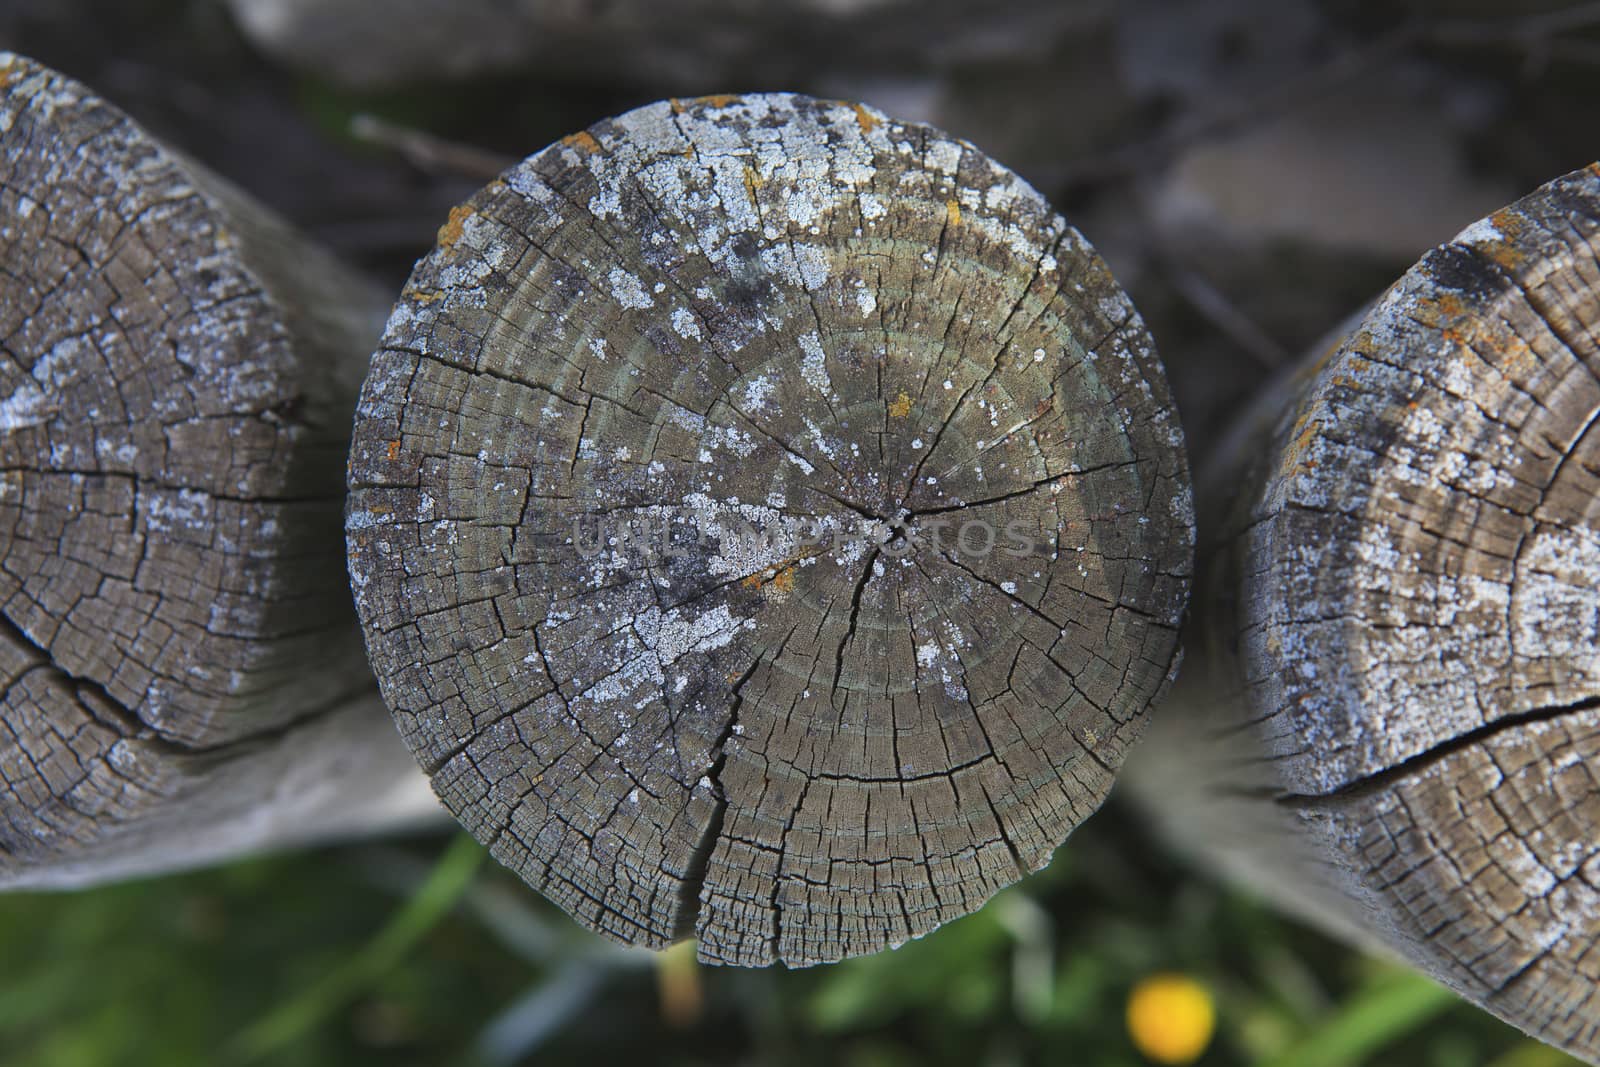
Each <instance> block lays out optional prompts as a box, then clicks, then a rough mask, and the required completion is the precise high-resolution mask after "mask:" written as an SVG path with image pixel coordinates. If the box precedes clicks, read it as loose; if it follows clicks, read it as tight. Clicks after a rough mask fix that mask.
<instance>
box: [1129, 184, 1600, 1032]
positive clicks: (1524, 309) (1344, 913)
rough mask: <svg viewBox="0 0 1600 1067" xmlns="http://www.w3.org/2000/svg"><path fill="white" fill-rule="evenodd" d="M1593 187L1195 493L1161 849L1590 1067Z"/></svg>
mask: <svg viewBox="0 0 1600 1067" xmlns="http://www.w3.org/2000/svg"><path fill="white" fill-rule="evenodd" d="M1597 250H1600V166H1596V167H1590V168H1589V169H1587V170H1582V171H1578V172H1576V173H1573V174H1570V175H1567V176H1566V177H1564V178H1561V179H1558V180H1557V181H1554V182H1551V183H1550V184H1548V185H1546V186H1544V187H1543V188H1541V189H1539V190H1538V191H1536V192H1535V193H1533V194H1531V195H1530V196H1528V197H1526V198H1524V199H1522V200H1520V201H1518V202H1517V203H1515V204H1513V205H1511V206H1510V207H1508V208H1506V209H1504V210H1502V211H1499V212H1496V213H1495V214H1493V215H1491V216H1489V217H1488V218H1486V219H1484V220H1482V221H1480V222H1478V223H1476V224H1474V225H1472V226H1470V227H1468V228H1467V229H1466V230H1464V231H1463V232H1462V233H1461V234H1460V235H1459V236H1458V237H1457V238H1456V239H1455V240H1454V241H1452V242H1450V243H1448V244H1446V245H1443V246H1441V247H1439V248H1436V249H1434V250H1433V251H1431V252H1429V253H1428V254H1427V255H1426V256H1424V257H1423V259H1422V260H1421V262H1419V263H1418V264H1417V265H1416V266H1415V267H1414V268H1413V269H1412V270H1411V271H1410V272H1409V273H1407V274H1406V275H1405V276H1404V277H1403V278H1402V279H1401V280H1400V281H1399V282H1398V283H1396V285H1395V286H1394V287H1393V288H1391V289H1390V290H1389V292H1388V293H1387V294H1385V295H1384V297H1383V298H1382V299H1381V300H1380V301H1379V302H1378V303H1377V304H1376V305H1375V306H1374V308H1373V309H1372V310H1371V311H1370V313H1368V314H1367V315H1366V316H1365V318H1364V319H1363V320H1362V321H1361V322H1360V324H1359V326H1357V327H1356V328H1355V329H1354V330H1353V331H1351V332H1349V333H1348V335H1346V336H1345V337H1343V338H1342V339H1341V340H1340V341H1338V342H1336V343H1334V344H1333V345H1331V346H1329V347H1328V348H1327V350H1326V351H1325V352H1324V353H1322V354H1321V355H1320V356H1319V357H1317V358H1315V359H1314V360H1312V361H1310V362H1308V363H1307V365H1306V366H1305V367H1303V368H1301V369H1300V370H1299V372H1298V373H1297V374H1296V375H1295V376H1294V377H1293V378H1292V379H1290V380H1287V381H1285V382H1282V383H1279V384H1278V385H1277V386H1276V387H1274V388H1272V389H1269V390H1268V392H1267V394H1266V395H1265V396H1264V398H1263V399H1262V401H1261V402H1260V403H1259V405H1257V407H1256V409H1255V410H1254V412H1253V413H1252V414H1251V415H1250V416H1249V417H1248V418H1247V419H1246V420H1245V424H1244V425H1243V427H1242V428H1241V430H1240V432H1239V435H1238V438H1237V440H1235V441H1234V442H1233V443H1232V444H1231V445H1230V446H1229V447H1227V448H1225V449H1223V450H1222V454H1221V455H1220V456H1218V457H1217V458H1216V459H1215V460H1214V461H1213V462H1211V463H1209V464H1208V465H1207V473H1206V475H1205V476H1204V477H1203V478H1202V479H1201V482H1200V494H1199V495H1200V500H1201V505H1202V509H1203V514H1204V516H1206V517H1207V518H1206V520H1205V521H1204V522H1203V525H1204V526H1205V528H1206V529H1208V530H1209V531H1211V532H1210V533H1208V534H1207V537H1206V542H1207V543H1206V545H1205V546H1204V547H1203V549H1202V560H1203V561H1204V562H1203V565H1202V570H1201V579H1202V580H1201V582H1200V588H1199V590H1198V593H1199V597H1200V600H1199V601H1198V602H1200V603H1203V604H1205V605H1206V612H1205V613H1204V614H1203V615H1202V616H1200V617H1198V618H1197V620H1196V625H1197V627H1198V629H1199V633H1198V635H1197V640H1196V643H1197V644H1199V645H1201V646H1202V647H1203V648H1204V652H1205V655H1204V669H1203V670H1201V671H1198V672H1191V674H1190V676H1187V677H1186V678H1185V680H1184V682H1183V683H1182V684H1181V685H1180V686H1179V687H1178V691H1177V692H1176V693H1175V694H1174V697H1173V700H1172V702H1171V705H1169V706H1170V707H1171V708H1172V709H1173V711H1172V713H1171V714H1168V715H1164V716H1162V725H1161V728H1160V729H1158V730H1156V731H1153V735H1152V738H1151V744H1150V745H1149V747H1148V749H1147V750H1146V751H1145V754H1144V757H1143V758H1142V759H1141V760H1138V761H1136V762H1135V767H1134V768H1132V771H1133V781H1134V782H1135V784H1136V787H1137V792H1138V793H1139V794H1140V795H1142V796H1143V797H1144V798H1145V799H1146V801H1147V802H1148V804H1149V806H1150V807H1151V808H1152V810H1154V811H1155V812H1156V813H1157V815H1158V816H1159V817H1160V818H1161V819H1163V820H1164V821H1165V822H1166V823H1167V824H1168V826H1169V829H1170V831H1171V833H1172V836H1173V837H1174V839H1176V840H1179V841H1183V842H1189V843H1191V844H1193V843H1196V842H1204V844H1203V845H1201V846H1198V847H1201V848H1203V849H1204V850H1205V852H1206V854H1207V855H1208V856H1209V858H1210V859H1211V861H1213V862H1216V863H1219V864H1220V865H1222V866H1224V867H1225V868H1228V869H1230V870H1232V871H1234V872H1236V873H1237V874H1239V875H1241V876H1242V877H1243V878H1245V879H1246V880H1247V881H1250V882H1252V883H1253V884H1255V885H1256V886H1258V887H1260V888H1262V889H1264V890H1266V891H1267V892H1269V893H1270V894H1272V895H1273V896H1274V897H1275V898H1276V899H1278V900H1279V901H1280V902H1282V903H1284V904H1285V905H1287V906H1288V907H1290V908H1293V909H1295V910H1297V911H1300V912H1301V913H1303V914H1307V915H1309V916H1310V917H1312V918H1314V919H1317V920H1319V921H1321V922H1323V923H1325V924H1328V925H1331V926H1334V927H1336V928H1338V929H1341V930H1343V931H1345V932H1346V933H1349V934H1351V935H1352V936H1354V937H1356V938H1359V939H1361V940H1364V941H1367V942H1369V943H1376V944H1380V945H1383V946H1385V947H1387V948H1388V949H1389V950H1390V951H1393V952H1398V953H1400V954H1402V955H1404V956H1405V957H1406V958H1408V959H1410V960H1411V961H1412V962H1413V963H1415V964H1416V965H1418V966H1419V967H1421V968H1422V969H1423V970H1425V971H1427V972H1428V973H1429V974H1431V975H1433V976H1435V977H1437V978H1439V979H1440V980H1441V981H1443V982H1445V983H1446V984H1448V985H1450V986H1451V987H1452V988H1454V989H1456V990H1457V991H1459V992H1461V993H1462V994H1463V995H1464V996H1466V997H1468V998H1470V999H1472V1000H1474V1001H1476V1002H1478V1003H1480V1004H1482V1005H1484V1006H1485V1007H1487V1008H1488V1009H1489V1010H1491V1011H1493V1012H1495V1013H1496V1014H1497V1015H1499V1016H1500V1017H1501V1018H1504V1019H1506V1020H1507V1021H1509V1022H1511V1023H1513V1024H1514V1025H1516V1026H1519V1027H1521V1028H1522V1029H1523V1030H1526V1031H1527V1032H1529V1033H1531V1034H1533V1035H1534V1036H1537V1037H1540V1038H1542V1039H1544V1040H1546V1041H1549V1042H1552V1043H1554V1044H1557V1045H1560V1046H1561V1047H1563V1048H1565V1049H1567V1050H1569V1051H1571V1052H1573V1053H1574V1054H1575V1055H1578V1056H1582V1057H1584V1058H1586V1059H1588V1060H1590V1061H1591V1062H1600V951H1597V949H1596V945H1597V943H1600V938H1597V935H1600V772H1597V771H1596V767H1597V763H1596V757H1597V755H1600V493H1597V489H1600V431H1597V430H1596V427H1595V424H1596V419H1597V417H1600V350H1597V342H1600V264H1597V261H1596V252H1597Z"/></svg>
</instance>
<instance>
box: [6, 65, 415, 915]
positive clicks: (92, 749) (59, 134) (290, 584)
mask: <svg viewBox="0 0 1600 1067" xmlns="http://www.w3.org/2000/svg"><path fill="white" fill-rule="evenodd" d="M0 148H3V151H0V676H3V680H4V681H3V689H0V886H18V885H24V886H37V885H69V884H74V885H75V884H83V883H86V882H93V881H104V880H107V879H111V878H117V877H124V876H127V875H129V874H135V873H143V872H148V871H155V870H165V869H170V868H173V867H179V866H186V865H190V864H194V863H198V862H202V861H204V860H208V859H215V858H218V857H221V856H225V855H233V854H237V853H240V852H246V851H251V850H254V849H258V848H262V847H266V846H268V845H276V844H282V843H285V842H288V841H296V840H304V839H308V838H312V837H318V836H325V835H327V834H330V833H337V832H344V831H347V830H351V829H355V828H358V827H371V826H374V825H384V824H393V823H396V822H403V821H405V820H407V819H411V820H414V819H415V818H416V817H417V816H418V812H419V811H423V810H426V809H425V808H420V807H419V805H418V803H417V798H418V797H419V795H422V796H424V797H425V792H424V793H422V794H419V791H417V790H416V789H414V788H412V786H413V783H414V780H415V774H414V769H412V768H411V767H410V766H409V762H408V759H407V754H406V752H405V749H404V746H402V745H400V744H399V743H398V739H397V738H395V737H394V731H393V729H392V727H391V726H390V725H389V723H388V722H387V718H386V716H385V715H384V714H383V709H382V705H381V702H380V701H379V700H378V698H377V693H376V687H375V685H374V683H373V681H372V677H371V672H370V670H369V668H368V667H367V665H366V663H365V662H364V656H363V649H362V644H361V637H360V632H359V630H358V628H357V626H356V623H355V619H354V616H353V612H352V610H351V607H350V598H349V589H348V584H347V581H346V578H345V576H344V566H343V558H342V545H343V541H342V538H341V537H340V517H341V512H342V497H343V493H342V489H343V486H342V477H341V475H342V472H343V469H344V463H345V453H346V448H347V445H346V442H347V440H348V434H349V429H348V427H349V421H350V417H351V413H352V412H353V411H354V407H355V394H356V389H357V386H358V384H359V381H360V378H361V375H362V372H363V370H364V369H365V365H366V359H367V354H368V353H369V351H370V344H371V338H372V337H373V336H375V334H376V332H377V327H378V322H379V319H380V317H381V312H379V313H377V314H375V313H374V311H375V309H377V308H379V307H381V303H380V301H379V300H378V299H377V298H375V296H374V294H373V293H372V291H371V290H370V289H369V288H368V287H367V286H366V285H365V284H364V283H362V282H360V281H359V280H357V279H356V278H354V277H353V276H351V275H349V274H348V273H347V272H345V271H344V270H343V268H341V267H339V266H338V265H337V264H335V263H334V262H333V261H332V259H330V258H329V257H328V256H326V255H325V254H324V253H322V252H319V251H317V250H315V249H313V248H311V247H309V246H308V245H307V244H306V243H305V242H304V241H303V240H301V239H300V238H299V237H297V236H295V235H294V234H292V233H291V232H290V231H289V230H288V229H287V228H286V227H284V226H283V224H282V223H279V222H277V221H276V220H274V219H272V218H270V217H268V216H267V215H266V213H265V212H264V211H263V210H262V209H261V208H259V207H257V206H255V205H253V204H251V203H249V202H247V201H246V200H245V198H244V197H243V196H242V194H239V193H237V192H235V191H233V190H232V189H231V188H229V187H227V186H225V185H224V184H223V183H222V182H221V181H220V180H218V179H216V178H214V177H212V176H210V175H208V174H206V173H204V172H202V171H201V170H200V169H199V168H197V167H195V166H193V165H192V164H189V163H187V162H185V161H184V160H182V159H180V158H179V157H177V156H176V155H174V154H173V153H172V152H170V151H169V150H167V149H165V148H164V147H162V146H161V145H160V144H158V143H157V142H155V141H154V140H152V139H151V138H150V137H149V136H148V135H147V134H146V133H145V132H144V131H142V130H141V129H139V128H138V127H137V126H136V125H135V124H134V123H133V122H132V121H131V120H129V119H128V118H127V116H125V115H124V114H122V113H121V112H120V111H118V110H117V109H116V108H114V107H112V106H111V105H110V104H107V103H106V102H104V101H103V100H100V99H99V98H97V97H95V96H94V95H93V94H92V93H91V92H89V91H88V90H87V89H85V88H84V87H83V86H81V85H79V84H77V83H75V82H73V81H71V80H69V79H67V78H65V77H63V76H61V75H59V74H56V73H55V72H53V71H50V70H48V69H46V68H44V67H41V66H39V65H37V64H35V63H33V62H32V61H30V60H27V59H25V58H22V57H20V56H13V55H3V56H0ZM407 798H409V799H407Z"/></svg>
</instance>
